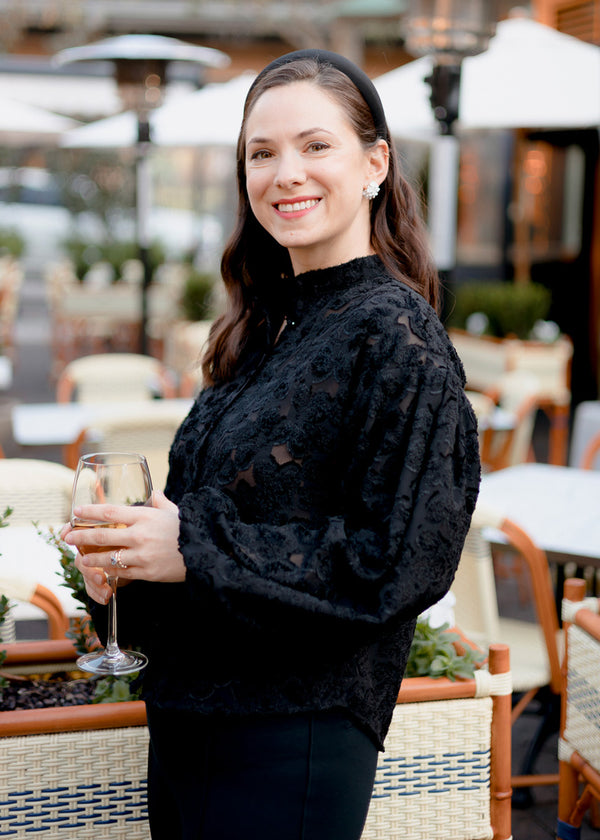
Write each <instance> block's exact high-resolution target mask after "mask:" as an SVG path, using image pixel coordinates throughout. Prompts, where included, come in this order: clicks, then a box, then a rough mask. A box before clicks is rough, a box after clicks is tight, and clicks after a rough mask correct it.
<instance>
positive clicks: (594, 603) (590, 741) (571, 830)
mask: <svg viewBox="0 0 600 840" xmlns="http://www.w3.org/2000/svg"><path fill="white" fill-rule="evenodd" d="M585 589H586V586H585V582H584V581H583V580H581V579H576V578H571V579H569V580H567V581H566V582H565V590H564V598H563V602H562V603H563V606H562V617H563V622H564V627H565V635H566V644H565V656H564V660H563V680H562V691H563V708H562V714H561V731H560V739H559V742H558V758H559V773H560V781H559V788H558V824H557V837H558V838H559V840H578V838H579V837H580V832H581V824H582V821H583V817H584V816H585V814H586V812H588V811H590V810H591V811H592V819H593V820H594V819H595V820H596V824H595V827H596V828H598V827H599V826H598V821H597V816H598V811H597V809H598V802H599V801H600V615H598V613H599V612H600V601H599V600H598V599H597V598H585Z"/></svg>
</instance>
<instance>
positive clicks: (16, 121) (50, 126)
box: [0, 96, 80, 146]
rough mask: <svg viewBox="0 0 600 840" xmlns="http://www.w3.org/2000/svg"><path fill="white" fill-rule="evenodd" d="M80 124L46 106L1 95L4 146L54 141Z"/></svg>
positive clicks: (0, 141) (0, 135)
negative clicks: (48, 109)
mask: <svg viewBox="0 0 600 840" xmlns="http://www.w3.org/2000/svg"><path fill="white" fill-rule="evenodd" d="M79 125H80V123H78V122H76V120H72V119H69V118H68V117H63V116H60V115H59V114H55V113H53V112H52V111H46V110H45V109H44V108H38V107H37V106H35V105H29V104H27V103H25V102H19V101H18V100H16V99H10V98H9V97H6V96H0V146H24V145H46V144H54V143H56V142H57V141H58V139H59V138H60V136H61V135H62V134H63V133H64V132H65V131H68V130H70V129H74V128H75V127H77V126H79Z"/></svg>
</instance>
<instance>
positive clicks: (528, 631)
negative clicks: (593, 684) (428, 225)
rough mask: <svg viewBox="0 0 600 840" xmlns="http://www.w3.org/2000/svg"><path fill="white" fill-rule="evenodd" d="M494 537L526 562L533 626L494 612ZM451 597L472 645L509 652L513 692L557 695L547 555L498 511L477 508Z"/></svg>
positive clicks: (557, 637) (556, 641) (557, 640)
mask: <svg viewBox="0 0 600 840" xmlns="http://www.w3.org/2000/svg"><path fill="white" fill-rule="evenodd" d="M493 532H496V533H497V534H498V535H499V539H500V541H503V542H505V543H508V545H509V546H510V547H511V549H513V550H516V551H517V552H518V554H519V555H521V557H522V558H523V560H524V561H525V564H526V567H527V570H528V573H529V578H530V582H531V592H532V596H533V601H534V608H535V616H536V619H537V623H536V622H531V621H528V620H524V619H518V618H508V617H504V616H503V615H502V614H501V612H500V610H499V607H498V598H497V592H496V583H495V575H494V560H493V556H492V550H491V545H490V539H491V537H492V536H493ZM451 591H452V592H453V593H454V595H455V597H456V604H455V608H454V609H455V616H456V625H457V627H460V629H461V631H462V632H463V633H464V634H465V635H466V636H467V637H468V638H469V639H472V640H473V641H474V642H477V643H478V644H480V645H481V646H482V647H487V646H489V645H490V644H493V643H495V642H505V643H507V644H509V645H510V646H511V671H512V674H513V683H514V686H515V690H516V691H528V690H531V689H533V688H535V687H538V688H541V687H542V686H545V685H550V687H551V689H552V691H553V692H554V693H555V694H558V693H559V692H560V653H559V651H560V650H561V644H562V643H561V634H560V631H559V625H558V616H557V612H556V601H555V597H554V591H553V588H552V579H551V576H550V570H549V567H548V560H547V558H546V555H545V553H544V552H543V551H542V550H541V549H540V548H538V546H537V545H535V543H534V542H533V541H532V540H531V538H530V537H529V536H528V535H527V534H526V533H525V532H524V531H523V530H522V529H521V528H519V526H517V525H516V524H515V523H514V522H511V521H510V520H507V519H504V518H503V517H502V516H501V515H500V514H498V512H497V511H493V510H490V509H488V508H484V507H482V506H480V505H478V506H477V508H476V510H475V514H474V516H473V519H472V522H471V527H470V529H469V533H468V535H467V540H466V541H465V547H464V549H463V553H462V555H461V560H460V563H459V566H458V570H457V573H456V577H455V579H454V582H453V584H452V589H451Z"/></svg>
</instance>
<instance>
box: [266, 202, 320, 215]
mask: <svg viewBox="0 0 600 840" xmlns="http://www.w3.org/2000/svg"><path fill="white" fill-rule="evenodd" d="M320 201H321V199H320V198H306V199H302V200H301V201H278V202H277V203H276V204H274V205H273V206H274V208H275V210H277V212H278V213H280V214H281V215H286V216H289V215H297V214H300V213H305V212H306V211H307V210H312V208H313V207H316V205H317V204H318V203H319V202H320Z"/></svg>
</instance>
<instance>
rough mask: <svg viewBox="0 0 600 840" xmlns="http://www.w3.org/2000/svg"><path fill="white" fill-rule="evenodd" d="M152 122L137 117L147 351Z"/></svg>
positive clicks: (144, 346)
mask: <svg viewBox="0 0 600 840" xmlns="http://www.w3.org/2000/svg"><path fill="white" fill-rule="evenodd" d="M150 143H151V138H150V124H149V122H148V118H147V116H138V140H137V156H136V230H137V245H138V256H139V260H140V262H141V264H142V268H143V275H142V286H141V318H140V339H139V341H140V346H139V349H140V353H143V354H147V353H148V335H147V327H148V295H149V289H150V284H151V282H152V265H151V261H150V207H151V201H152V199H151V176H150V160H149V151H150Z"/></svg>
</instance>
